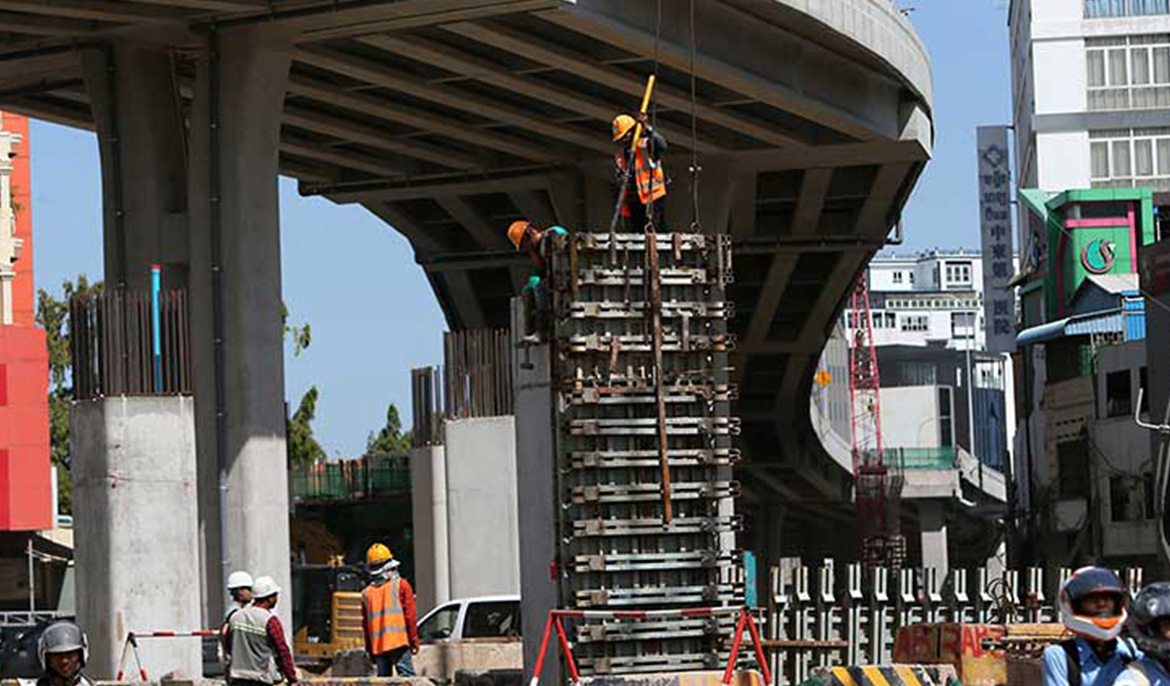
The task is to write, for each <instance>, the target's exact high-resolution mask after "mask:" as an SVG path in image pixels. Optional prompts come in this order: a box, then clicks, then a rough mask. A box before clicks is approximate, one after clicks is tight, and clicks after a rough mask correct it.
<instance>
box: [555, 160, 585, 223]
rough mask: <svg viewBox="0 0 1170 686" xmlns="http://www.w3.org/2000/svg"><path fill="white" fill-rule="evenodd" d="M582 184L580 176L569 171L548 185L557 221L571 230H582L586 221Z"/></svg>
mask: <svg viewBox="0 0 1170 686" xmlns="http://www.w3.org/2000/svg"><path fill="white" fill-rule="evenodd" d="M581 186H582V184H581V182H580V178H579V176H578V175H576V174H572V173H569V174H563V175H561V176H558V177H557V178H555V179H553V180H552V182H551V183H550V184H549V187H548V197H549V200H551V201H552V205H553V211H554V212H555V213H556V217H557V223H558V224H560V225H561V226H563V227H565V228H567V229H569V230H571V231H577V230H580V229H581V228H582V222H583V221H584V219H583V216H582V215H583V212H582V210H583V202H582V200H583V198H582V193H583V192H584V191H583V189H582V187H581Z"/></svg>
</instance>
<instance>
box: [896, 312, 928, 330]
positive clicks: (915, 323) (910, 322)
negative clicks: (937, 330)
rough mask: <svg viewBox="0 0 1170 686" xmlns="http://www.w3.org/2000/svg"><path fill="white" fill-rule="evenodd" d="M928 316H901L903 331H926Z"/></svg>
mask: <svg viewBox="0 0 1170 686" xmlns="http://www.w3.org/2000/svg"><path fill="white" fill-rule="evenodd" d="M929 322H930V320H929V318H928V317H927V316H926V315H924V314H913V315H907V316H905V317H902V330H903V331H927V330H928V329H929V328H930V327H929Z"/></svg>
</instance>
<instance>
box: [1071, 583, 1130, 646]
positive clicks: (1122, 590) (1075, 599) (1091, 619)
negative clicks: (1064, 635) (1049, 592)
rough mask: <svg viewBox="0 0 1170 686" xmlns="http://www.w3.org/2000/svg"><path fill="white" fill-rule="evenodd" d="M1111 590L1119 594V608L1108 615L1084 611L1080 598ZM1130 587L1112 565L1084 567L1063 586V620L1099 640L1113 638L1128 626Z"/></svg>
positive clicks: (1072, 628) (1081, 633)
mask: <svg viewBox="0 0 1170 686" xmlns="http://www.w3.org/2000/svg"><path fill="white" fill-rule="evenodd" d="M1097 594H1108V595H1113V596H1115V597H1116V598H1117V606H1116V607H1117V611H1116V613H1115V614H1112V615H1110V616H1106V617H1098V616H1092V615H1087V614H1083V613H1082V612H1081V610H1080V608H1079V607H1078V606H1079V604H1080V601H1082V600H1084V599H1085V598H1087V597H1088V596H1090V595H1097ZM1128 601H1129V591H1128V590H1127V589H1126V587H1125V584H1123V583H1121V579H1119V578H1118V577H1117V574H1116V573H1114V572H1113V570H1111V569H1105V568H1104V567H1081V568H1080V569H1078V570H1076V571H1075V572H1073V573H1072V576H1070V577H1069V578H1068V581H1066V582H1064V586H1062V587H1061V589H1060V597H1059V598H1058V600H1057V606H1058V607H1059V609H1060V621H1061V622H1062V623H1063V624H1064V626H1065V627H1066V628H1067V629H1068V630H1069V631H1071V632H1073V633H1074V634H1077V635H1078V636H1083V637H1085V638H1089V639H1093V640H1097V641H1111V640H1113V639H1115V638H1117V637H1118V636H1119V635H1120V634H1121V631H1122V630H1123V629H1124V628H1125V622H1126V619H1128V617H1129V614H1128V611H1127V608H1126V606H1127V605H1128Z"/></svg>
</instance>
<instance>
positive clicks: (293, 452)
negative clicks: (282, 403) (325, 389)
mask: <svg viewBox="0 0 1170 686" xmlns="http://www.w3.org/2000/svg"><path fill="white" fill-rule="evenodd" d="M317 397H318V393H317V387H316V386H313V387H312V388H310V389H309V390H308V391H306V392H305V395H304V396H302V397H301V404H300V405H299V406H298V407H297V409H296V412H293V414H292V417H290V418H289V420H288V464H289V466H290V467H303V466H305V465H310V464H315V463H317V462H324V461H325V458H326V455H325V450H324V449H322V448H321V445H320V444H319V443H317V439H316V438H315V437H314V436H313V426H312V424H313V419H315V418H316V416H317Z"/></svg>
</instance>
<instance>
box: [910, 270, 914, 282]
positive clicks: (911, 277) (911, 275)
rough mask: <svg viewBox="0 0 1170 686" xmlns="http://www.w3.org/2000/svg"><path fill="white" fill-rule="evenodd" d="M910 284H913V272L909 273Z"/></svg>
mask: <svg viewBox="0 0 1170 686" xmlns="http://www.w3.org/2000/svg"><path fill="white" fill-rule="evenodd" d="M910 283H914V272H910Z"/></svg>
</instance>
